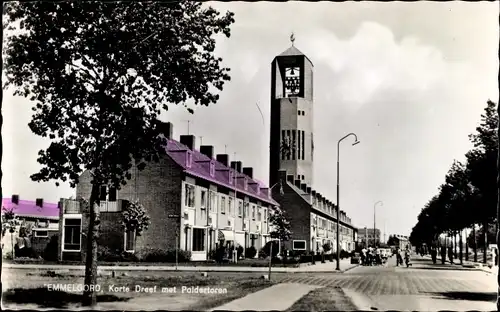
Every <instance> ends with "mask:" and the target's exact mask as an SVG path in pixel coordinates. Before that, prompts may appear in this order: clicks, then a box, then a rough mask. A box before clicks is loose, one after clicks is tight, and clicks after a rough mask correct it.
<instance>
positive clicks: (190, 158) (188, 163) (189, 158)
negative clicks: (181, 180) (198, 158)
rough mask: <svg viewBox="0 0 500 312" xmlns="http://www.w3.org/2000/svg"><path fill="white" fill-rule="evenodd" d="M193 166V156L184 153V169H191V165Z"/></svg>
mask: <svg viewBox="0 0 500 312" xmlns="http://www.w3.org/2000/svg"><path fill="white" fill-rule="evenodd" d="M192 164H193V154H192V153H191V152H190V151H188V152H187V153H186V167H188V168H191V165H192Z"/></svg>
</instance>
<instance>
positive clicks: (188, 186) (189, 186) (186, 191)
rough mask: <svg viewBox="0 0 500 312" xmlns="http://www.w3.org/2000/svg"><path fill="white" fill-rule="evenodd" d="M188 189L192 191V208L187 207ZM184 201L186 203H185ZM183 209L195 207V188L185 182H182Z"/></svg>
mask: <svg viewBox="0 0 500 312" xmlns="http://www.w3.org/2000/svg"><path fill="white" fill-rule="evenodd" d="M188 188H191V189H192V191H193V203H192V204H193V206H189V203H188V202H189V194H188ZM186 199H187V201H188V202H186ZM184 207H186V208H195V207H196V186H195V185H193V184H191V183H187V182H184Z"/></svg>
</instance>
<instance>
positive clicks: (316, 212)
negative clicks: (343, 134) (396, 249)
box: [269, 41, 356, 252]
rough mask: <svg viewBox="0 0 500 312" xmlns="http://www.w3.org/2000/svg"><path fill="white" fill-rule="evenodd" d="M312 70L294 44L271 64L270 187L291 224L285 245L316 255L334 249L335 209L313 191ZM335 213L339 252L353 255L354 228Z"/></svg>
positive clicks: (345, 219) (328, 201)
mask: <svg viewBox="0 0 500 312" xmlns="http://www.w3.org/2000/svg"><path fill="white" fill-rule="evenodd" d="M313 67H314V66H313V64H312V62H311V60H310V59H309V58H308V57H307V56H306V55H304V54H303V53H302V52H301V51H299V50H298V49H297V48H296V47H295V46H294V45H293V41H292V46H291V47H290V48H288V49H287V50H286V51H284V52H283V53H281V54H280V55H278V56H276V57H275V58H274V60H273V61H272V63H271V103H270V106H271V125H270V155H269V157H270V159H269V185H270V186H271V189H272V193H273V198H274V199H276V200H277V201H278V202H279V204H280V206H281V207H282V209H283V210H285V211H286V212H287V217H288V218H289V221H290V224H291V231H292V239H291V241H289V242H287V245H288V246H286V247H287V248H289V249H294V250H304V251H313V252H316V251H320V250H321V249H322V246H323V245H324V244H326V243H330V245H331V246H332V251H335V249H336V244H337V243H336V242H337V232H336V228H337V222H336V221H337V207H336V205H335V204H333V202H332V201H330V200H328V199H327V198H325V197H324V196H322V195H321V194H320V193H319V192H317V191H316V190H314V189H313V188H312V184H313V160H314V139H313V129H314V118H313V116H314V114H313V108H314V96H313V95H314V94H313V75H314V73H313ZM320 165H321V164H320ZM275 186H276V187H275ZM339 214H340V220H339V225H340V237H339V238H338V239H339V243H340V248H341V249H344V250H346V251H351V250H353V249H354V248H355V236H356V233H355V232H356V229H355V228H354V226H353V225H352V223H351V219H350V218H349V217H348V216H347V214H346V212H344V211H340V212H339Z"/></svg>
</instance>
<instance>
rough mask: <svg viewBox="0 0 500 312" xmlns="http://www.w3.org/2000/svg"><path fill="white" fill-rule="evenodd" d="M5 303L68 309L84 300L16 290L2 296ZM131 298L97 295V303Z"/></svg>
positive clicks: (50, 292)
mask: <svg viewBox="0 0 500 312" xmlns="http://www.w3.org/2000/svg"><path fill="white" fill-rule="evenodd" d="M2 297H3V303H4V304H8V303H15V304H37V305H39V307H40V308H56V309H62V308H66V307H67V306H68V304H70V303H72V304H79V303H80V302H81V300H82V294H80V293H67V292H64V291H54V290H48V289H47V288H31V289H24V288H14V289H9V290H7V291H5V292H4V293H3V295H2ZM129 299H130V298H123V297H117V296H115V295H104V294H103V295H100V294H98V295H97V302H117V301H128V300H129Z"/></svg>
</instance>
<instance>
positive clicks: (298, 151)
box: [297, 130, 302, 159]
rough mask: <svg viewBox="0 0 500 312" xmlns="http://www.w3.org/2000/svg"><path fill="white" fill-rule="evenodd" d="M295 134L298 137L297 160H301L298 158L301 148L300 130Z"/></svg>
mask: <svg viewBox="0 0 500 312" xmlns="http://www.w3.org/2000/svg"><path fill="white" fill-rule="evenodd" d="M297 134H298V135H297V136H298V138H297V143H298V144H297V159H301V158H300V156H301V155H302V154H301V153H300V147H301V146H302V145H300V130H299V131H297Z"/></svg>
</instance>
